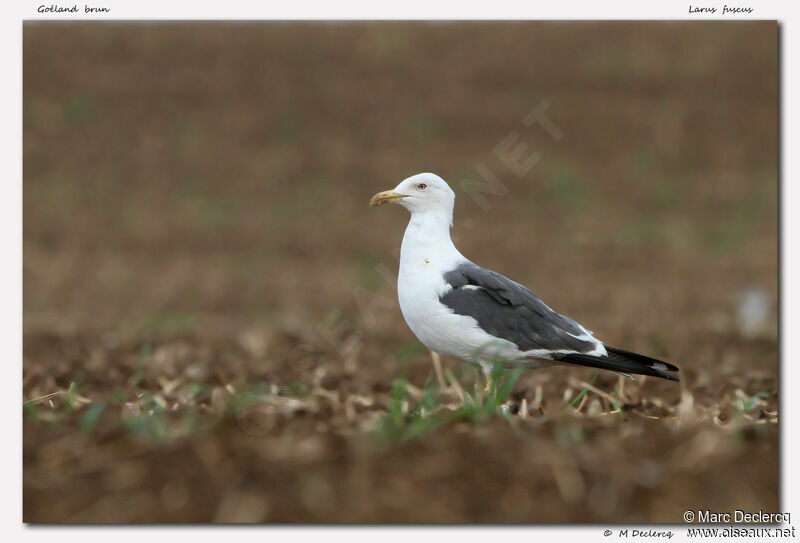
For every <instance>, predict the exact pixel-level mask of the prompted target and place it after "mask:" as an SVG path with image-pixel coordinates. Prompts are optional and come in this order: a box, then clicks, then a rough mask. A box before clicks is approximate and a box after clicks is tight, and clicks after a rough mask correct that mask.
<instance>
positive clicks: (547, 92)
mask: <svg viewBox="0 0 800 543" xmlns="http://www.w3.org/2000/svg"><path fill="white" fill-rule="evenodd" d="M777 58H778V57H777V26H776V25H775V24H774V23H725V24H719V23H697V24H677V23H658V24H656V23H637V24H620V23H608V24H590V23H581V24H565V23H552V24H527V23H515V24H474V23H471V24H458V25H454V24H375V23H372V24H346V25H344V24H272V25H262V24H231V25H222V24H201V25H197V24H157V25H149V24H118V23H113V24H96V25H84V24H68V25H67V24H30V23H29V24H26V26H25V29H24V104H23V108H24V186H23V192H24V203H23V206H24V256H23V274H24V314H23V323H24V338H23V341H24V363H23V376H22V377H23V383H22V386H23V391H24V399H25V403H24V405H23V406H22V408H23V414H22V416H23V418H24V426H23V430H24V443H23V461H24V480H23V484H24V488H23V499H24V520H25V521H26V522H212V521H214V522H358V523H360V522H392V523H400V522H432V523H458V522H525V523H528V522H531V523H536V522H549V523H552V522H603V523H607V522H625V523H627V522H662V523H681V522H682V513H683V511H685V510H686V509H690V508H691V509H711V510H716V511H730V510H733V509H743V510H750V511H758V510H759V509H762V510H764V511H769V512H774V511H777V510H778V462H777V460H778V418H779V415H778V400H779V397H778V320H777V314H778V311H777V301H778V219H777V205H778V167H777V153H778V151H777V149H778V139H777V138H778V136H777V130H778V122H777V119H778V101H777V92H778V67H777V66H778V64H777V62H778V61H777ZM542 101H546V102H547V103H549V104H550V105H549V109H548V110H547V115H548V118H549V119H550V120H551V121H552V122H553V123H554V124H555V125H556V126H557V127H558V130H559V131H560V132H561V133H562V134H563V137H562V138H561V139H555V138H553V137H552V136H551V135H550V134H549V133H548V131H547V130H545V129H543V127H542V126H540V125H533V126H530V127H527V126H526V125H525V124H524V123H523V122H522V120H523V119H524V118H525V116H526V115H527V114H528V113H529V112H530V111H531V110H532V109H534V108H535V107H536V106H537V105H540V104H542ZM512 132H513V133H516V135H517V136H516V137H517V138H518V140H519V141H522V142H525V144H526V145H527V146H528V150H527V152H528V153H530V152H534V151H535V152H537V153H539V154H540V157H541V158H540V160H539V162H538V163H537V164H536V165H535V167H533V168H532V169H531V171H530V172H528V173H526V174H525V175H522V176H518V175H516V174H515V173H514V172H513V171H512V170H511V169H509V167H508V166H507V165H506V164H505V163H504V162H503V161H501V160H500V159H499V158H498V154H497V153H495V149H496V148H497V146H498V144H500V143H501V142H503V141H509V140H507V138H509V137H511V138H512V139H513V136H509V134H511V133H512ZM481 165H483V166H485V168H487V169H489V170H490V171H491V172H493V173H494V175H496V176H497V178H498V179H499V180H501V182H502V183H503V185H504V186H505V187H506V191H505V192H504V193H502V194H501V193H500V192H501V191H495V192H496V193H495V194H488V193H486V194H483V195H482V198H476V199H473V198H471V197H470V195H469V194H467V192H466V191H465V190H464V189H463V184H462V182H463V180H464V179H468V178H471V179H478V178H479V176H478V174H477V173H476V168H478V169H480V168H481V167H482V166H481ZM420 171H434V172H436V173H438V174H440V175H442V176H443V177H444V178H445V179H447V180H448V181H450V182H451V184H452V185H453V186H454V189H455V190H456V193H457V201H456V224H455V227H454V236H455V237H456V242H457V245H458V246H459V247H460V249H461V251H462V252H463V253H464V254H465V255H466V256H467V257H469V258H471V259H472V260H474V261H475V262H477V263H479V264H481V265H484V266H486V267H490V268H492V269H495V270H497V271H500V272H501V273H504V274H505V275H508V276H510V277H511V278H513V279H515V280H517V281H519V282H522V283H524V284H526V285H528V286H529V287H531V288H532V289H533V290H534V291H535V292H536V293H537V294H539V295H540V296H541V297H542V298H543V299H544V300H545V301H546V302H547V303H548V304H549V305H551V306H552V307H553V308H554V309H556V310H557V311H559V312H562V313H564V314H566V315H569V316H571V317H573V318H575V319H576V320H578V321H579V322H582V323H585V324H586V325H587V326H588V327H590V328H591V329H593V330H594V331H595V333H596V335H597V336H598V337H600V338H602V339H604V340H607V341H608V343H610V344H612V345H618V346H620V347H624V348H628V349H631V350H637V351H639V352H642V353H644V354H649V355H651V356H657V357H661V358H663V359H665V360H668V361H670V362H672V363H674V364H676V365H678V366H680V368H681V372H680V376H681V378H682V381H681V383H680V384H676V383H670V382H666V381H661V380H656V379H651V378H648V379H642V378H640V379H638V380H636V381H625V380H620V379H618V378H617V377H616V376H614V375H613V374H598V373H597V372H593V371H590V370H587V369H575V370H552V371H539V372H527V373H523V374H521V375H520V374H516V373H515V374H508V375H506V376H505V379H504V385H503V386H498V387H497V388H496V389H495V390H494V391H493V392H494V393H493V395H492V396H491V397H489V398H484V399H483V400H479V399H475V398H471V397H469V394H470V393H471V392H472V390H473V388H472V387H473V380H474V371H473V370H472V369H471V368H469V367H466V366H463V365H460V364H458V363H457V362H456V361H452V360H448V361H445V367H446V368H447V370H448V376H449V378H450V386H449V387H448V388H447V389H444V390H440V389H439V387H438V386H437V385H436V381H435V380H434V379H433V376H432V370H431V364H430V360H429V356H428V353H427V352H426V351H425V349H424V348H423V347H422V346H421V345H420V344H419V343H418V342H417V341H416V340H415V339H414V337H413V336H412V334H411V332H410V331H409V330H408V329H407V327H406V326H405V323H404V322H403V320H402V316H401V314H400V311H399V308H398V307H397V304H396V294H395V291H394V285H393V279H392V275H393V274H394V273H395V271H396V267H397V261H396V256H395V255H396V254H397V250H398V248H399V244H400V240H401V237H402V231H403V228H404V226H405V221H406V214H405V211H404V210H402V209H398V208H381V209H379V210H376V209H372V210H370V209H369V208H368V206H367V203H368V201H369V198H370V196H371V195H372V194H373V193H375V192H377V191H378V190H384V189H388V188H391V187H393V186H394V185H395V184H397V183H398V182H399V181H400V180H402V179H403V178H405V177H406V176H408V175H411V174H413V173H417V172H420Z"/></svg>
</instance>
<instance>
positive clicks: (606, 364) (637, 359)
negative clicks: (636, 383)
mask: <svg viewBox="0 0 800 543" xmlns="http://www.w3.org/2000/svg"><path fill="white" fill-rule="evenodd" d="M606 351H608V355H607V356H595V355H590V354H579V353H574V354H564V355H560V356H559V357H558V358H556V357H553V359H554V360H558V361H559V362H565V363H567V364H574V365H576V366H586V367H589V368H600V369H603V370H611V371H614V372H617V373H621V374H638V375H653V376H655V377H661V378H662V379H669V380H670V381H678V377H677V376H675V375H672V374H671V373H667V372H668V371H678V368H677V366H673V365H672V364H668V363H667V362H663V361H661V360H656V359H655V358H650V357H649V356H644V355H641V354H636V353H632V352H630V351H624V350H622V349H617V348H616V347H609V346H608V345H606Z"/></svg>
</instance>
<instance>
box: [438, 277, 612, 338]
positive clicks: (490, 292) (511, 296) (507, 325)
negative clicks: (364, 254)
mask: <svg viewBox="0 0 800 543" xmlns="http://www.w3.org/2000/svg"><path fill="white" fill-rule="evenodd" d="M444 279H445V281H446V282H447V283H448V284H450V286H451V287H453V288H452V289H451V290H448V291H447V292H445V293H444V294H443V295H442V296H440V297H439V301H440V302H442V303H443V304H444V305H446V306H447V307H449V308H450V309H451V310H453V311H454V312H455V313H458V314H459V315H466V316H469V317H472V318H473V319H475V320H476V321H478V326H480V327H481V328H482V329H483V330H485V331H486V332H487V333H489V334H491V335H493V336H495V337H498V338H502V339H506V340H508V341H511V342H512V343H514V344H516V345H517V347H518V348H519V349H520V350H521V351H529V350H532V349H543V350H551V351H559V350H561V351H572V352H575V353H588V352H591V351H594V350H595V349H596V348H597V345H598V341H597V340H595V339H594V338H592V337H591V336H590V334H589V333H588V332H587V331H586V330H585V329H584V328H583V327H582V326H581V325H579V324H578V323H576V322H575V321H573V320H572V319H570V318H567V317H564V316H563V315H559V314H558V313H556V312H555V311H553V310H552V309H550V308H549V307H547V305H545V303H544V302H542V301H541V300H540V299H539V298H538V297H537V296H536V295H535V294H534V293H533V292H531V291H530V290H528V289H527V288H525V287H524V286H522V285H520V284H519V283H515V282H514V281H512V280H511V279H508V278H506V277H503V276H502V275H500V274H499V273H495V272H493V271H491V270H486V269H483V268H481V267H479V266H476V265H475V264H473V263H472V262H464V263H462V264H460V265H459V266H458V267H457V268H456V269H454V270H452V271H449V272H447V273H445V274H444Z"/></svg>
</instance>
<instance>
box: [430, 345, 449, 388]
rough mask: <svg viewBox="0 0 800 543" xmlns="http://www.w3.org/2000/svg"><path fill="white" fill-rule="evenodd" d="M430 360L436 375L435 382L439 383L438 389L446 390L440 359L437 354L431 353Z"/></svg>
mask: <svg viewBox="0 0 800 543" xmlns="http://www.w3.org/2000/svg"><path fill="white" fill-rule="evenodd" d="M431 359H432V360H433V371H434V373H435V374H436V381H437V382H438V383H439V389H440V390H445V389H447V385H445V383H444V373H442V357H441V356H439V353H437V352H435V351H431Z"/></svg>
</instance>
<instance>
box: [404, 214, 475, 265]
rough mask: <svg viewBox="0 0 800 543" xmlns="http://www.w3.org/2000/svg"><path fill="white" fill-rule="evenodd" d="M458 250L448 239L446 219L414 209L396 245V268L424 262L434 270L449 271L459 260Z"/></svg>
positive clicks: (460, 258)
mask: <svg viewBox="0 0 800 543" xmlns="http://www.w3.org/2000/svg"><path fill="white" fill-rule="evenodd" d="M462 260H464V257H463V255H462V254H461V253H460V252H458V249H456V247H455V245H453V241H452V240H451V239H450V218H449V217H447V216H446V215H445V214H444V213H436V212H416V213H412V215H411V220H410V221H409V222H408V226H407V227H406V232H405V235H404V236H403V244H402V245H401V246H400V267H401V268H403V267H404V266H407V265H412V266H414V267H416V266H421V265H424V267H425V268H428V269H434V270H442V271H444V270H449V269H452V268H453V267H454V265H455V264H456V263H458V262H460V261H462Z"/></svg>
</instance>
